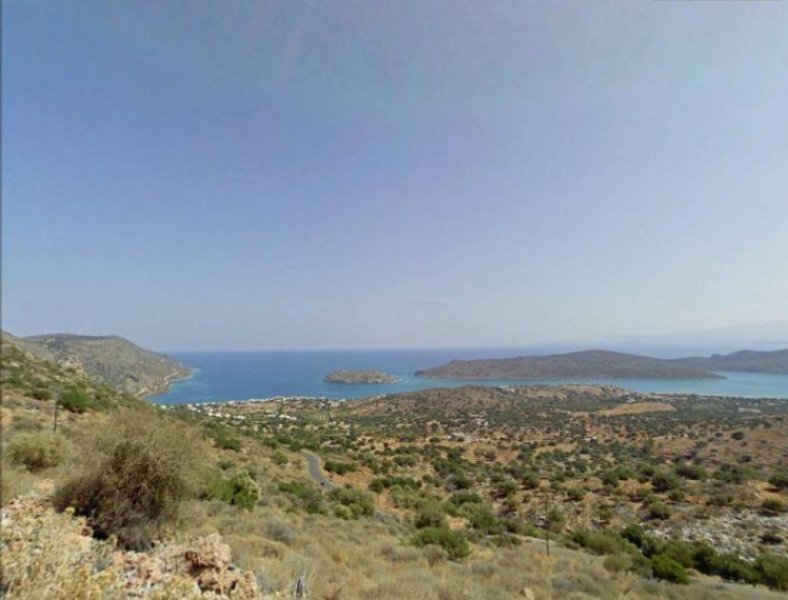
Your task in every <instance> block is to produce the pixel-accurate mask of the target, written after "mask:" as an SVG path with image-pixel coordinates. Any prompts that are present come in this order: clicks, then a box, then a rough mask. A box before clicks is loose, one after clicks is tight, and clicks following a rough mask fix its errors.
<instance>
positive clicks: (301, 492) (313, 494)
mask: <svg viewBox="0 0 788 600" xmlns="http://www.w3.org/2000/svg"><path fill="white" fill-rule="evenodd" d="M278 488H279V491H280V492H286V493H288V494H291V495H292V496H293V497H294V498H295V499H296V501H297V504H298V505H300V506H301V508H303V509H304V510H305V511H306V512H308V513H309V514H322V513H325V512H326V503H325V501H324V499H323V494H321V493H320V490H319V489H317V488H316V487H315V486H314V485H312V484H311V483H305V482H303V481H283V482H280V483H279V485H278Z"/></svg>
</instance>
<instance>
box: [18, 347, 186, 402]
mask: <svg viewBox="0 0 788 600" xmlns="http://www.w3.org/2000/svg"><path fill="white" fill-rule="evenodd" d="M14 339H15V340H16V342H17V343H18V344H19V345H20V346H21V347H22V348H24V349H25V350H27V351H28V352H30V353H31V354H34V355H36V356H38V357H40V358H42V359H44V360H49V361H51V362H54V363H57V364H61V365H69V366H71V367H73V368H77V369H79V370H81V371H82V372H84V373H85V374H86V375H88V376H90V377H95V378H97V379H99V380H101V381H103V382H104V383H106V384H108V385H110V386H112V387H114V388H116V389H119V390H122V391H124V392H127V393H129V394H133V395H135V396H146V395H150V394H155V393H158V392H163V391H165V390H166V389H167V388H168V387H169V385H170V383H172V381H174V380H176V379H182V378H184V377H188V376H189V374H190V371H189V369H187V368H186V367H185V366H183V365H182V364H181V363H179V362H178V361H177V360H175V359H173V358H170V357H169V356H166V355H164V354H158V353H156V352H151V351H150V350H145V349H144V348H140V347H139V346H137V345H136V344H134V343H132V342H130V341H129V340H127V339H125V338H122V337H119V336H115V335H108V336H92V335H74V334H70V333H59V334H51V335H36V336H31V337H25V338H14Z"/></svg>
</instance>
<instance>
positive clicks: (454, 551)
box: [413, 527, 471, 560]
mask: <svg viewBox="0 0 788 600" xmlns="http://www.w3.org/2000/svg"><path fill="white" fill-rule="evenodd" d="M413 544H414V545H416V546H419V547H421V546H429V545H435V546H440V547H441V548H443V549H444V550H445V551H446V554H447V555H448V557H449V558H450V559H452V560H460V559H462V558H465V557H466V556H468V555H469V554H470V553H471V548H470V545H469V544H468V540H467V539H466V538H465V534H464V533H462V532H461V531H452V530H451V529H449V528H447V527H427V528H425V529H419V530H418V531H417V532H416V534H415V535H414V536H413Z"/></svg>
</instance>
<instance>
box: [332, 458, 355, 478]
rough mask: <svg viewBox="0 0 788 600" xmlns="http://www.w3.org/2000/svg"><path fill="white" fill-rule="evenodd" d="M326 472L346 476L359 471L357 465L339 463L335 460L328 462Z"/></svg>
mask: <svg viewBox="0 0 788 600" xmlns="http://www.w3.org/2000/svg"><path fill="white" fill-rule="evenodd" d="M324 466H325V468H326V471H328V472H329V473H336V474H337V475H344V474H346V473H352V472H353V471H356V470H357V469H358V466H356V464H355V463H345V462H339V461H335V460H327V461H326V462H325V465H324Z"/></svg>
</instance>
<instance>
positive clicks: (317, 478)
mask: <svg viewBox="0 0 788 600" xmlns="http://www.w3.org/2000/svg"><path fill="white" fill-rule="evenodd" d="M304 456H305V457H306V468H307V471H309V476H310V477H311V478H312V479H313V480H314V482H315V483H316V484H318V485H319V486H321V487H324V488H326V489H331V488H335V487H337V484H335V483H334V482H333V481H331V480H330V479H329V478H328V477H326V476H325V475H323V467H322V466H321V464H320V457H319V456H318V455H317V454H312V453H311V452H307V451H306V450H304Z"/></svg>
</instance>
